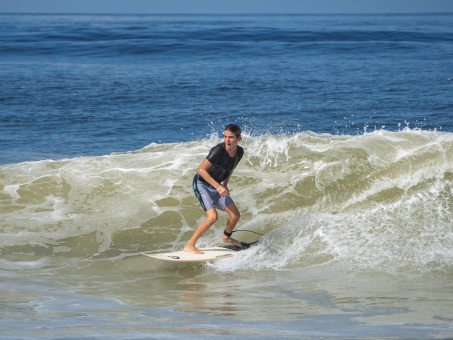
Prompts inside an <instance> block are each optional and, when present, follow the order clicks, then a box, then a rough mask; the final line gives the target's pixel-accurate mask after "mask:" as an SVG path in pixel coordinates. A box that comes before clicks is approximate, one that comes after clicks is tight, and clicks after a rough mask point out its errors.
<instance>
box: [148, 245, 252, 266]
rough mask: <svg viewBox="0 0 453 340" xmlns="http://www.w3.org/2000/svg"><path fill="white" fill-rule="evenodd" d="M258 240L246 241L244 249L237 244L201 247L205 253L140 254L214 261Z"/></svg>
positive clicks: (171, 259)
mask: <svg viewBox="0 0 453 340" xmlns="http://www.w3.org/2000/svg"><path fill="white" fill-rule="evenodd" d="M256 242H258V241H255V242H252V243H244V245H246V246H245V247H244V249H241V248H238V247H235V246H225V247H208V248H200V250H201V251H203V252H204V254H194V253H190V252H187V251H184V250H180V251H174V252H169V253H159V254H153V253H150V252H144V253H140V254H142V255H145V256H148V257H152V258H154V259H158V260H164V261H174V262H212V261H218V260H222V259H226V258H230V257H233V256H235V255H236V254H237V253H238V251H241V250H245V249H247V248H249V247H250V246H251V245H252V244H255V243H256Z"/></svg>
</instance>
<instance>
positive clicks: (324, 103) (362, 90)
mask: <svg viewBox="0 0 453 340" xmlns="http://www.w3.org/2000/svg"><path fill="white" fill-rule="evenodd" d="M0 75H1V82H0V149H1V150H2V151H1V153H0V163H4V164H5V163H17V162H23V161H30V160H39V159H46V158H61V157H75V156H87V155H104V154H109V153H112V152H123V151H132V150H137V149H140V148H143V147H145V146H146V145H148V144H150V143H153V142H154V143H171V142H184V141H189V140H194V139H200V138H205V137H207V136H208V135H210V134H211V133H213V132H216V133H217V132H220V131H221V129H222V127H223V126H224V125H226V124H228V123H230V122H235V123H238V124H240V125H242V126H243V128H244V130H245V131H246V132H247V133H248V134H249V135H252V136H253V135H261V134H264V133H272V134H292V133H296V132H300V131H305V130H311V131H314V132H316V133H328V134H348V135H355V134H362V133H365V132H369V131H373V130H375V129H386V130H392V131H395V130H400V129H403V128H405V127H409V128H420V129H426V130H440V131H448V132H453V122H452V117H453V95H452V94H453V14H443V15H440V14H423V15H390V14H389V15H45V14H42V15H27V14H17V15H12V14H3V15H0Z"/></svg>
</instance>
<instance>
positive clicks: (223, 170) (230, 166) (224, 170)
mask: <svg viewBox="0 0 453 340" xmlns="http://www.w3.org/2000/svg"><path fill="white" fill-rule="evenodd" d="M243 155H244V149H243V148H242V147H240V146H239V145H238V150H237V152H236V156H234V157H230V155H229V154H228V152H227V151H226V149H225V143H220V144H217V145H216V146H214V147H213V148H212V149H211V151H209V154H208V155H207V156H206V159H207V160H208V161H209V162H211V164H212V165H211V166H210V167H209V169H208V173H209V174H210V175H211V177H212V178H214V179H215V180H216V181H217V182H219V183H221V182H223V181H224V180H226V179H227V178H228V177H229V176H230V175H231V173H232V172H233V170H234V168H235V167H236V165H237V164H238V163H239V161H240V160H241V158H242V156H243Z"/></svg>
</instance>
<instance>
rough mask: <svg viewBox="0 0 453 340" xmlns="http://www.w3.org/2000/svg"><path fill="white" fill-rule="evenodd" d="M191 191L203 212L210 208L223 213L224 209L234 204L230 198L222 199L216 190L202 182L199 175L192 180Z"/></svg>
mask: <svg viewBox="0 0 453 340" xmlns="http://www.w3.org/2000/svg"><path fill="white" fill-rule="evenodd" d="M192 189H193V192H194V194H195V197H196V198H197V200H198V202H200V204H201V207H202V208H203V209H204V211H208V210H209V209H212V208H216V209H219V210H222V211H225V209H226V207H228V206H229V205H231V204H233V203H234V202H233V200H232V199H231V197H230V196H227V197H222V196H221V195H220V194H219V193H218V191H217V190H216V188H214V187H213V186H212V185H210V184H209V183H207V182H206V181H205V180H203V179H202V177H201V176H200V175H199V174H196V175H195V177H194V178H193V182H192Z"/></svg>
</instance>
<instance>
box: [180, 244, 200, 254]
mask: <svg viewBox="0 0 453 340" xmlns="http://www.w3.org/2000/svg"><path fill="white" fill-rule="evenodd" d="M184 251H187V252H189V253H194V254H204V252H202V251H201V250H200V249H198V248H197V247H195V246H193V245H191V244H188V245H186V246H185V247H184Z"/></svg>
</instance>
